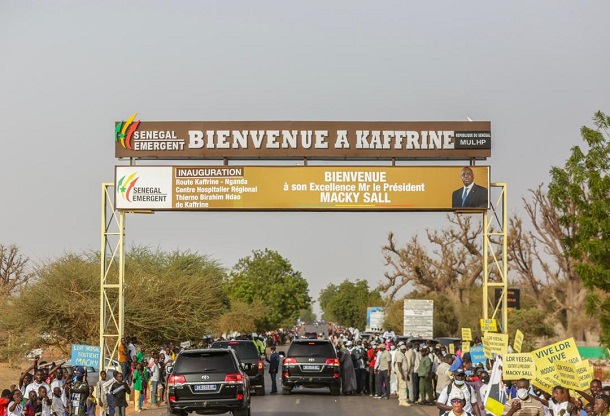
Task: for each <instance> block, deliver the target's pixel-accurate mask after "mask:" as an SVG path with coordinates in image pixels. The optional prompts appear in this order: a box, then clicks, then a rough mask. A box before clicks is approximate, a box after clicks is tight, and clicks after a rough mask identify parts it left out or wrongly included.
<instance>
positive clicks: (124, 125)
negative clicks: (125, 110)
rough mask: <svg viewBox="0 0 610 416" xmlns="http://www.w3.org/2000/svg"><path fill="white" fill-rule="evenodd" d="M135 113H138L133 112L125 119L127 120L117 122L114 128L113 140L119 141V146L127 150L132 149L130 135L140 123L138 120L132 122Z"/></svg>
mask: <svg viewBox="0 0 610 416" xmlns="http://www.w3.org/2000/svg"><path fill="white" fill-rule="evenodd" d="M137 115H138V113H133V114H132V115H131V117H129V118H128V119H127V121H121V122H120V123H119V124H117V126H116V129H115V130H114V141H115V142H118V141H120V142H121V146H123V147H124V148H126V149H129V150H133V147H132V146H131V137H132V136H133V132H134V131H136V129H137V128H138V125H139V124H140V120H138V121H136V122H135V123H133V120H134V119H135V118H136V116H137ZM132 123H133V124H132Z"/></svg>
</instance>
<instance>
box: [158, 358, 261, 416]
mask: <svg viewBox="0 0 610 416" xmlns="http://www.w3.org/2000/svg"><path fill="white" fill-rule="evenodd" d="M167 386H168V392H167V412H168V413H169V414H170V415H172V414H173V415H182V416H185V415H186V414H187V413H188V412H197V413H198V414H204V415H205V414H218V413H225V412H229V411H231V412H232V413H233V415H235V416H249V415H250V382H249V380H248V376H247V375H246V373H245V372H244V371H243V370H242V368H241V366H240V363H239V360H238V358H237V356H236V355H235V352H233V351H232V350H229V349H199V350H184V351H182V352H181V353H180V354H179V355H178V357H177V358H176V362H175V363H174V365H173V367H172V368H171V373H170V375H169V378H168V380H167Z"/></svg>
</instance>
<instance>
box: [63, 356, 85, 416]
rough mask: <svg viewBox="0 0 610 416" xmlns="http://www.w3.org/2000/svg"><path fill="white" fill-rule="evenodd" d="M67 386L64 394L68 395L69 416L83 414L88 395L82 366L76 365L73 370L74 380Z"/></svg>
mask: <svg viewBox="0 0 610 416" xmlns="http://www.w3.org/2000/svg"><path fill="white" fill-rule="evenodd" d="M68 388H69V391H68V392H66V396H68V397H70V403H69V406H68V407H69V409H70V416H84V415H85V413H86V411H87V408H86V403H87V397H89V384H87V380H86V379H85V369H84V367H80V366H79V367H76V369H75V370H74V381H73V383H72V385H71V386H68ZM68 393H69V394H68Z"/></svg>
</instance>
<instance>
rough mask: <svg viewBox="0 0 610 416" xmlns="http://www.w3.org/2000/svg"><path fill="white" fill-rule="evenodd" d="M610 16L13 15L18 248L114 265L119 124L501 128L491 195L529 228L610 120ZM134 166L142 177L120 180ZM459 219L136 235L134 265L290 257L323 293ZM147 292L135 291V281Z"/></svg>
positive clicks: (5, 63) (211, 215)
mask: <svg viewBox="0 0 610 416" xmlns="http://www.w3.org/2000/svg"><path fill="white" fill-rule="evenodd" d="M608 16H610V2H608V1H607V0H600V1H571V2H568V1H565V2H558V1H531V0H528V1H515V0H513V1H509V2H496V1H432V2H424V1H417V2H415V1H405V0H400V1H353V0H350V1H307V2H291V1H285V0H283V1H230V2H229V1H227V2H221V1H152V0H146V1H129V2H125V1H86V2H85V1H52V2H50V1H10V0H3V1H0V50H1V51H2V55H3V56H2V60H1V63H0V120H1V121H2V122H1V123H0V139H1V145H2V147H1V150H0V152H1V153H0V155H1V162H2V163H1V164H0V169H1V174H2V182H1V183H2V189H3V195H4V198H3V200H4V202H3V203H2V204H0V243H2V244H13V243H14V244H17V245H18V246H20V247H21V250H22V252H23V253H24V254H25V255H27V256H29V257H31V258H32V259H33V260H34V261H35V262H38V261H42V260H45V259H49V258H54V257H57V256H60V255H62V254H64V253H66V252H72V251H76V252H79V251H82V250H99V248H100V186H101V183H102V182H111V181H113V166H114V165H115V164H118V163H119V162H117V160H116V159H115V158H114V130H113V129H114V122H115V121H118V120H124V119H125V118H126V117H128V116H129V115H131V114H133V113H134V112H137V113H138V114H139V118H140V119H141V120H144V121H154V120H158V121H164V120H193V121H201V120H306V121H313V120H349V121H352V120H353V121H375V120H398V121H418V120H442V121H444V120H458V121H463V120H465V119H466V117H470V118H471V119H473V120H489V121H491V122H492V155H493V156H492V158H491V159H489V160H488V163H489V164H490V165H491V175H492V181H494V182H506V183H507V184H508V192H509V206H510V210H511V212H519V210H520V206H521V200H520V199H521V197H522V196H526V195H527V190H528V189H530V188H533V187H535V186H537V185H538V184H539V183H541V182H545V183H546V182H548V179H549V175H548V172H549V169H550V167H551V166H552V165H562V164H563V162H564V161H565V159H566V157H567V156H568V153H569V149H570V147H571V146H573V145H576V144H580V143H581V141H580V134H579V129H580V127H581V126H582V125H589V126H591V122H590V120H591V116H592V115H593V113H594V112H595V111H597V110H602V111H605V112H610V76H609V75H608V68H610V54H609V53H608V48H609V46H608V45H610V30H609V29H608ZM121 163H124V162H121ZM446 224H447V222H446V219H445V214H444V213H287V212H284V213H243V212H226V213H218V212H198V213H178V212H174V213H157V214H155V215H139V216H138V215H131V216H128V218H127V232H126V235H127V241H128V244H129V245H132V244H137V245H149V246H152V247H160V248H163V249H167V250H173V249H176V248H180V249H181V250H186V249H190V250H194V251H197V252H200V253H204V254H208V255H210V256H211V257H213V258H215V259H218V260H219V261H221V262H222V263H223V264H224V265H225V266H226V267H227V268H230V267H232V266H233V265H234V264H235V262H236V261H237V260H238V259H239V258H241V257H245V256H248V255H250V254H251V252H252V250H254V249H264V248H269V249H273V250H277V251H278V252H279V253H280V254H282V255H283V256H284V257H286V258H288V259H289V260H290V261H291V262H292V265H293V267H294V268H295V270H298V271H301V272H302V274H303V276H304V277H305V278H307V279H308V281H309V283H310V293H311V295H312V297H313V298H314V299H315V298H317V297H318V294H319V292H320V290H321V289H322V288H324V287H326V285H327V284H328V283H330V282H334V283H340V282H341V281H343V280H344V279H356V278H360V279H367V280H368V281H369V282H370V286H375V285H376V284H377V283H378V282H379V281H380V280H382V279H383V272H384V270H385V268H384V265H383V257H382V255H381V247H382V245H383V244H384V243H385V242H386V237H387V233H388V232H389V231H393V232H395V234H396V236H397V238H398V240H399V241H400V242H401V243H404V242H405V241H407V240H408V239H409V238H410V237H411V236H412V235H413V234H417V233H422V232H423V231H424V230H425V228H426V227H434V228H438V227H443V226H444V225H446ZM127 278H128V277H127Z"/></svg>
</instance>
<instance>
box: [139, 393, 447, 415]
mask: <svg viewBox="0 0 610 416" xmlns="http://www.w3.org/2000/svg"><path fill="white" fill-rule="evenodd" d="M268 393H269V389H268V388H267V394H266V395H265V396H262V397H257V396H256V395H253V396H252V402H251V411H252V415H253V416H314V415H324V416H325V415H333V416H359V415H370V416H382V415H409V416H438V410H437V409H436V407H433V406H411V407H398V400H397V399H396V398H390V400H377V399H373V398H372V397H369V396H331V395H330V393H329V392H328V389H304V388H296V389H294V390H293V392H292V394H290V395H286V396H285V395H282V394H281V393H280V394H278V395H270V394H268ZM127 413H128V414H130V415H132V416H135V415H136V413H135V412H133V407H130V408H128V412H127ZM166 414H167V413H166V409H165V407H161V408H159V409H151V410H144V411H143V412H142V413H139V414H138V416H166ZM192 416H195V414H194V413H193V414H192Z"/></svg>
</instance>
